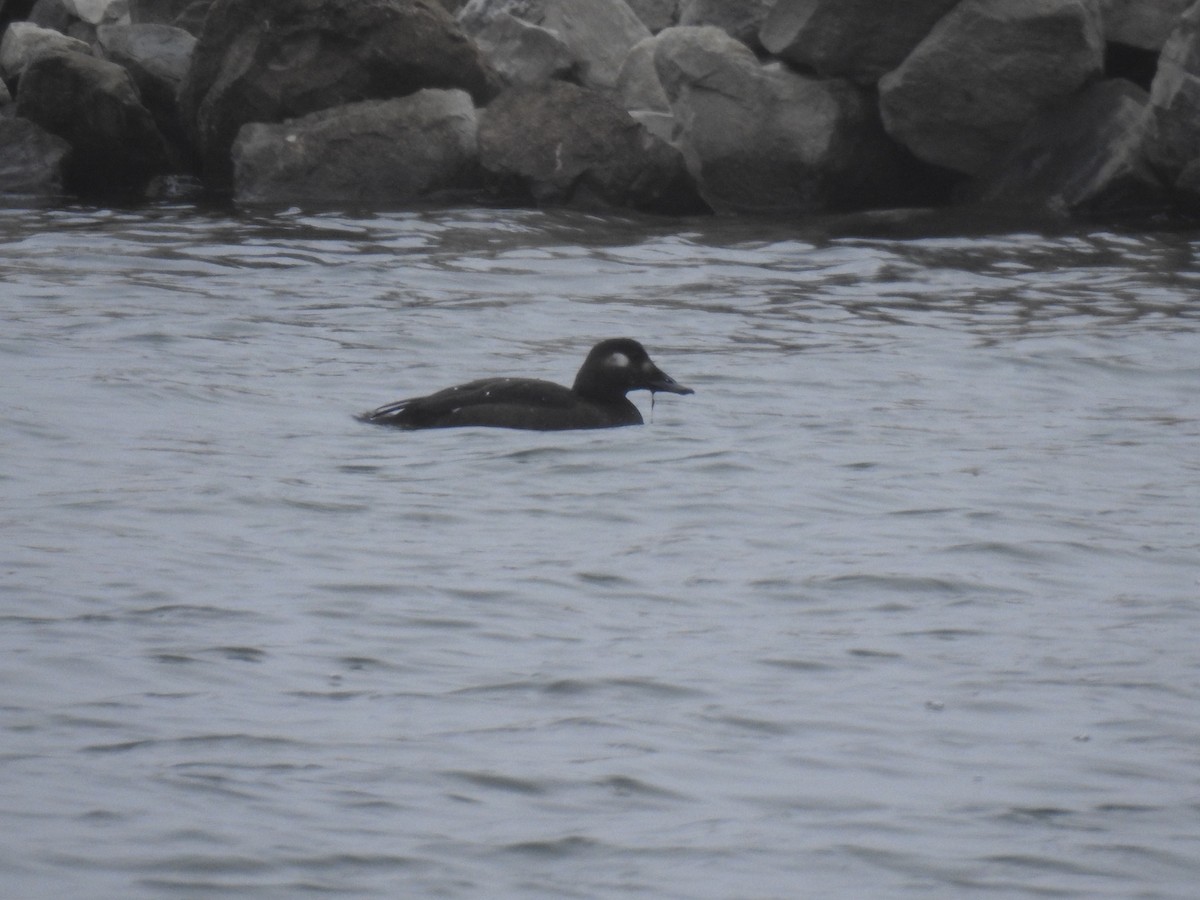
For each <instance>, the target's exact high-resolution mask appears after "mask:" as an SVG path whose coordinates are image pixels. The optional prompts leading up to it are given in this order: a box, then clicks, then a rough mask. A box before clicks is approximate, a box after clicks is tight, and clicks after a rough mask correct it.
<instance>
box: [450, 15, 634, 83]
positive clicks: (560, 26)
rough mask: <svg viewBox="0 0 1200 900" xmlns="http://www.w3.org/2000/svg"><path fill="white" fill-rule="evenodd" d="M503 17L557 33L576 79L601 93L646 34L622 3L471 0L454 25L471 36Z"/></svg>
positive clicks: (614, 80) (614, 79)
mask: <svg viewBox="0 0 1200 900" xmlns="http://www.w3.org/2000/svg"><path fill="white" fill-rule="evenodd" d="M505 14H507V15H510V16H512V17H515V18H517V19H520V20H521V21H523V22H527V23H529V24H530V25H538V26H541V27H542V28H546V29H548V30H550V31H552V32H554V33H555V34H557V35H558V37H559V38H560V39H561V40H562V42H563V43H564V44H565V45H566V46H567V48H568V50H569V52H570V55H571V58H572V60H573V61H574V69H575V71H576V72H577V75H578V79H579V81H580V82H582V83H583V84H584V85H585V86H588V87H598V88H603V89H606V90H609V89H612V88H613V87H615V86H616V83H617V75H618V73H619V72H620V71H621V64H622V63H623V62H624V61H625V55H626V54H627V53H628V52H629V49H630V48H631V47H632V46H633V45H634V44H636V43H637V42H638V41H640V40H642V39H644V38H648V37H649V36H650V31H649V29H647V28H646V26H645V25H643V24H642V21H641V20H640V19H639V18H638V17H637V15H635V14H634V12H633V10H632V9H630V8H629V5H628V4H627V3H626V2H625V0H471V2H470V3H468V4H467V5H466V6H464V7H463V10H462V12H461V13H460V14H459V17H458V21H459V23H460V24H461V25H462V27H463V30H464V31H466V32H467V34H469V35H472V36H474V35H476V34H479V33H480V32H481V31H482V30H483V29H485V28H486V27H487V26H488V25H489V24H490V23H491V22H492V21H494V20H495V19H496V18H497V17H500V16H502V15H505Z"/></svg>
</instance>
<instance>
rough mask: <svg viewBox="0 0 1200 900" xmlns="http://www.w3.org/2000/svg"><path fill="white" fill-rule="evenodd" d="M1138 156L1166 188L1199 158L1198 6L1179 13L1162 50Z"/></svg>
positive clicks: (1199, 40)
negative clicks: (1162, 181) (1159, 176)
mask: <svg viewBox="0 0 1200 900" xmlns="http://www.w3.org/2000/svg"><path fill="white" fill-rule="evenodd" d="M1144 152H1145V154H1146V158H1147V160H1148V161H1149V162H1150V164H1151V165H1152V166H1153V167H1154V168H1155V169H1156V170H1157V171H1158V173H1159V174H1160V175H1161V176H1162V177H1163V178H1164V179H1166V181H1167V182H1168V183H1173V182H1174V181H1175V180H1176V179H1177V178H1178V177H1179V175H1180V174H1181V173H1182V172H1183V170H1184V169H1185V168H1187V167H1188V166H1189V165H1190V164H1191V163H1192V162H1193V161H1194V160H1196V159H1200V3H1197V4H1196V5H1195V6H1193V7H1192V8H1191V9H1189V10H1188V11H1187V13H1185V14H1184V16H1183V18H1182V19H1180V21H1179V24H1178V25H1177V26H1176V28H1175V30H1174V31H1173V32H1171V36H1170V37H1169V38H1167V42H1166V44H1165V45H1164V46H1163V50H1162V55H1161V56H1160V57H1159V61H1158V74H1157V75H1155V76H1154V82H1153V84H1151V86H1150V116H1149V121H1148V124H1147V128H1146V141H1145V148H1144Z"/></svg>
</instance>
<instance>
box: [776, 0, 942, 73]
mask: <svg viewBox="0 0 1200 900" xmlns="http://www.w3.org/2000/svg"><path fill="white" fill-rule="evenodd" d="M956 3H958V0H905V2H903V3H897V2H896V0H778V2H777V3H776V4H775V5H774V6H773V7H772V8H771V11H770V14H769V15H768V16H767V18H766V21H764V22H763V24H762V28H761V29H760V30H759V38H760V40H761V41H762V45H763V47H765V48H766V49H767V50H768V51H769V52H770V53H773V54H774V55H776V56H779V57H782V58H783V59H786V60H788V61H789V62H792V63H795V64H796V65H798V66H801V67H803V68H809V69H812V70H813V71H814V72H816V73H817V74H819V75H824V76H827V77H834V76H836V77H843V78H849V79H851V80H852V81H856V82H858V83H859V84H870V85H873V84H875V82H876V81H878V80H879V78H880V76H881V75H883V74H884V73H885V72H890V71H891V70H892V69H894V68H896V66H898V65H900V63H902V62H903V61H904V58H905V57H906V56H908V54H909V53H911V52H912V50H913V48H914V47H916V46H917V44H918V43H920V42H921V40H922V39H924V38H925V36H926V35H928V34H929V32H930V30H931V29H932V28H933V26H934V25H935V24H936V23H937V21H938V20H939V19H941V18H942V16H944V15H945V14H946V13H948V12H949V11H950V9H951V8H952V7H953V6H954V5H955V4H956Z"/></svg>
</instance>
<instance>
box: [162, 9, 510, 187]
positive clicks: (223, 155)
mask: <svg viewBox="0 0 1200 900" xmlns="http://www.w3.org/2000/svg"><path fill="white" fill-rule="evenodd" d="M429 87H440V88H461V89H463V90H466V91H467V92H468V93H470V94H471V95H472V97H474V99H475V101H476V102H477V103H482V102H486V101H487V99H488V98H490V97H491V96H492V95H493V94H494V92H495V90H496V82H495V76H494V75H493V74H492V73H490V72H489V70H488V69H487V68H486V66H485V65H484V63H483V61H482V59H481V57H480V55H479V52H478V50H476V48H475V46H474V45H473V44H472V43H471V42H470V41H468V40H467V38H466V37H465V36H464V35H463V34H462V32H461V31H460V30H459V28H458V26H457V25H456V24H455V22H454V20H453V18H451V17H450V14H449V13H447V12H446V11H445V9H443V8H442V7H441V6H440V5H438V4H437V3H434V2H431V0H217V2H216V3H215V4H214V5H213V7H212V9H211V10H210V11H209V14H208V18H207V19H205V24H204V31H203V33H202V34H201V35H200V40H199V42H198V43H197V45H196V51H195V54H194V56H193V60H192V66H191V69H190V70H189V72H188V75H187V77H186V78H185V80H184V84H183V89H182V91H181V95H180V104H181V107H182V110H183V115H184V119H185V122H186V123H187V125H188V128H189V131H190V133H191V134H192V137H193V143H194V145H195V147H196V148H197V150H198V153H199V157H200V164H201V171H202V172H203V174H204V176H205V178H206V179H207V180H208V181H209V183H210V184H211V185H216V186H223V185H226V184H228V183H229V182H230V180H231V178H232V174H233V166H232V163H231V162H230V159H229V148H230V147H231V146H232V144H233V140H234V137H235V136H236V135H237V131H238V129H239V128H241V126H242V125H244V124H246V123H247V122H279V121H282V120H284V119H289V118H296V117H298V116H302V115H304V114H306V113H309V112H314V111H317V110H320V109H325V108H328V107H331V106H338V105H342V104H345V103H352V102H355V101H358V100H370V99H388V98H390V97H401V96H404V95H406V94H411V93H414V92H416V91H418V90H420V89H422V88H429Z"/></svg>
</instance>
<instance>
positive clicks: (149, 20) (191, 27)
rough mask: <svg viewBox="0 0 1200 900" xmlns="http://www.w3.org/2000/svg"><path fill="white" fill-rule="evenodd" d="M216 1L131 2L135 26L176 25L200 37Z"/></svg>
mask: <svg viewBox="0 0 1200 900" xmlns="http://www.w3.org/2000/svg"><path fill="white" fill-rule="evenodd" d="M214 2H215V0H129V21H130V22H131V23H133V24H134V25H174V26H175V27H176V28H182V29H183V30H184V31H187V32H189V33H190V34H192V35H196V36H199V34H200V31H201V29H202V28H203V27H204V17H205V16H206V15H208V10H209V7H211V6H212V5H213V3H214Z"/></svg>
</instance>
